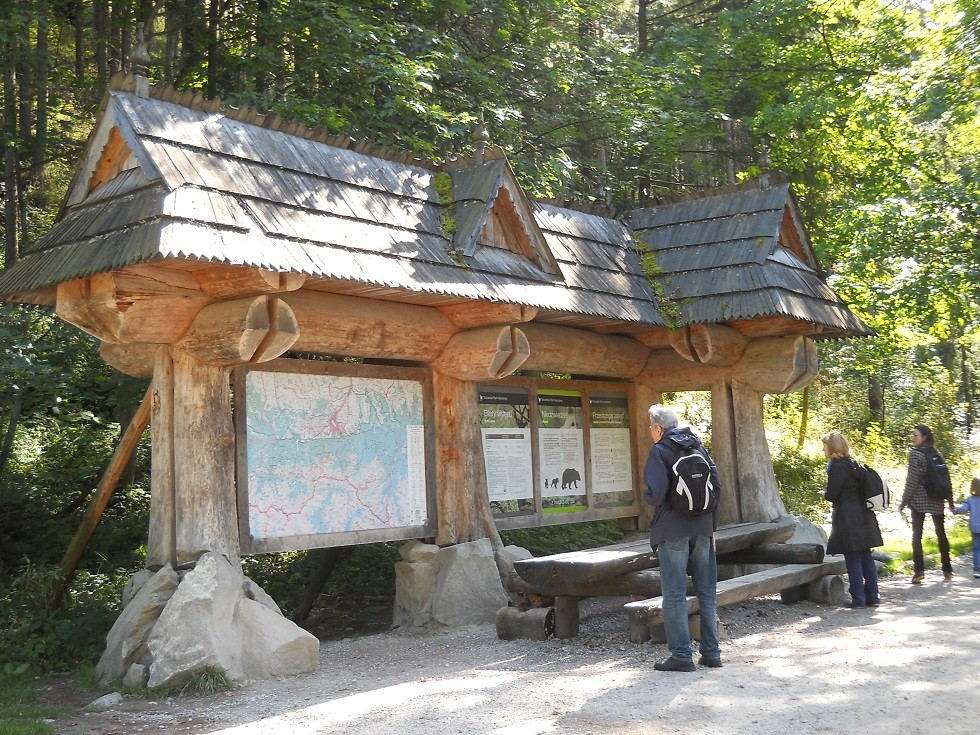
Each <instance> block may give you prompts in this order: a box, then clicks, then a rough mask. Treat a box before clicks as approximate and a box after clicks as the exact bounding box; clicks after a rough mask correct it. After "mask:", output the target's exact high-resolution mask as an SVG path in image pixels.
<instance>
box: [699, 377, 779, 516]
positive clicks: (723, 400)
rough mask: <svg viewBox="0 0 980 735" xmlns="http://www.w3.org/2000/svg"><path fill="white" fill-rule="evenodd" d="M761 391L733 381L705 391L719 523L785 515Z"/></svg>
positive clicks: (722, 381)
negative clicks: (708, 401) (718, 488)
mask: <svg viewBox="0 0 980 735" xmlns="http://www.w3.org/2000/svg"><path fill="white" fill-rule="evenodd" d="M762 412H763V409H762V393H760V392H758V391H757V390H754V389H752V388H750V387H749V386H747V385H746V384H744V383H741V382H739V381H738V380H724V379H721V380H717V381H715V382H714V383H713V385H712V390H711V425H712V429H711V452H712V457H713V458H714V460H715V463H716V464H717V465H718V475H719V479H720V480H721V488H722V497H721V522H722V523H754V522H766V521H773V520H775V519H776V518H778V517H779V516H781V515H785V514H786V507H785V506H784V505H783V501H782V499H781V498H780V497H779V488H778V486H777V485H776V475H775V472H773V469H772V457H771V456H770V454H769V445H768V444H767V442H766V430H765V425H764V423H763V416H762Z"/></svg>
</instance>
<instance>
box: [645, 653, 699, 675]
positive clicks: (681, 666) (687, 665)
mask: <svg viewBox="0 0 980 735" xmlns="http://www.w3.org/2000/svg"><path fill="white" fill-rule="evenodd" d="M653 668H655V669H656V670H657V671H697V669H698V667H697V666H695V665H694V662H693V661H681V660H680V659H679V658H674V657H673V656H668V657H667V658H665V659H664V660H663V661H657V663H655V664H654V665H653Z"/></svg>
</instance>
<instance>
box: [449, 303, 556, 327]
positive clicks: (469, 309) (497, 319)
mask: <svg viewBox="0 0 980 735" xmlns="http://www.w3.org/2000/svg"><path fill="white" fill-rule="evenodd" d="M439 311H441V312H442V313H443V314H444V315H445V317H446V318H447V319H449V321H451V322H452V323H453V324H454V325H456V326H457V327H459V328H460V329H472V328H474V327H486V326H490V325H493V324H516V323H519V322H529V321H531V320H532V319H534V317H536V316H537V315H538V309H537V307H534V306H520V305H518V304H500V303H491V302H487V301H471V302H468V303H465V304H454V305H453V306H440V307H439Z"/></svg>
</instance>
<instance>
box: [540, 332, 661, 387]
mask: <svg viewBox="0 0 980 735" xmlns="http://www.w3.org/2000/svg"><path fill="white" fill-rule="evenodd" d="M521 331H522V332H524V334H525V335H526V336H527V340H528V342H529V343H530V346H531V354H530V356H529V357H528V358H527V360H526V361H525V363H524V366H523V369H524V370H544V371H550V372H561V373H573V374H578V375H595V376H602V377H610V378H632V377H633V376H635V375H637V374H638V373H639V372H640V370H642V369H643V367H644V365H645V364H646V362H647V355H649V353H650V351H649V350H648V349H647V348H646V347H644V346H643V345H642V344H640V343H639V342H637V341H636V340H635V339H633V338H632V337H617V336H613V335H608V334H597V333H595V332H588V331H585V330H583V329H574V328H572V327H560V326H555V325H552V324H541V323H539V322H532V323H530V324H524V325H522V326H521Z"/></svg>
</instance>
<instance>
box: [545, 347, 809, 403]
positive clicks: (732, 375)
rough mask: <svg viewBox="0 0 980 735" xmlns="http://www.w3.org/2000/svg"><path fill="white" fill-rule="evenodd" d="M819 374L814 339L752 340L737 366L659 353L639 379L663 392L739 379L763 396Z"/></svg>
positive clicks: (801, 385) (795, 386)
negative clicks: (711, 363) (693, 360)
mask: <svg viewBox="0 0 980 735" xmlns="http://www.w3.org/2000/svg"><path fill="white" fill-rule="evenodd" d="M532 347H533V345H532ZM818 372H819V365H818V361H817V351H816V345H815V344H814V342H813V340H811V339H809V338H807V337H767V338H764V339H757V340H752V341H750V342H749V343H748V344H747V345H746V348H745V352H744V354H743V355H742V357H741V358H740V359H739V360H738V362H736V363H735V364H734V365H708V364H703V363H693V362H690V361H689V360H685V359H684V358H683V357H681V356H680V355H678V354H677V352H676V351H674V350H659V351H656V352H653V353H651V354H650V357H649V359H648V360H647V364H646V365H645V366H644V368H643V370H642V371H641V372H640V373H639V374H638V375H637V376H636V378H635V380H636V382H638V383H642V384H645V385H649V386H650V387H652V388H656V389H658V390H661V391H680V390H709V389H710V388H711V386H712V385H713V384H714V383H715V382H716V381H718V380H732V379H735V380H739V381H740V382H742V383H743V384H745V385H748V386H750V387H752V388H753V389H755V390H757V391H759V392H761V393H788V392H791V391H795V390H801V389H802V388H804V387H806V385H808V384H809V383H810V382H811V381H812V380H813V379H814V378H815V377H816V375H817V373H818Z"/></svg>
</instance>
